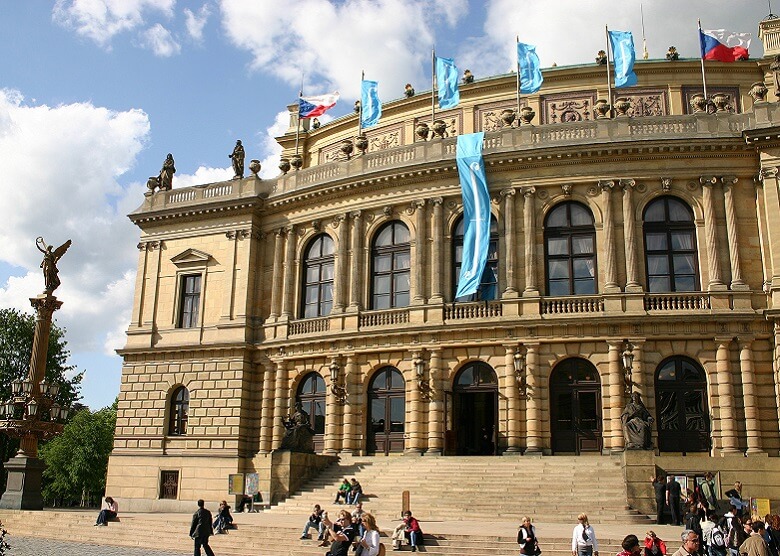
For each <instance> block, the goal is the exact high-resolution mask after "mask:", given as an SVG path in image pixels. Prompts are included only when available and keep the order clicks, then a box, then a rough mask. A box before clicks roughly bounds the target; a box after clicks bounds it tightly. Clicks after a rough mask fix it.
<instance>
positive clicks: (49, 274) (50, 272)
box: [35, 236, 73, 294]
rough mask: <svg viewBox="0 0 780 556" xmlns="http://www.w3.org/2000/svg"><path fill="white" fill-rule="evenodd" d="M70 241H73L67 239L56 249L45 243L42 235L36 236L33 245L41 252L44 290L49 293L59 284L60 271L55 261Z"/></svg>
mask: <svg viewBox="0 0 780 556" xmlns="http://www.w3.org/2000/svg"><path fill="white" fill-rule="evenodd" d="M71 243H73V242H72V241H71V240H68V241H66V242H65V243H63V244H62V245H60V246H59V247H57V248H56V249H53V248H52V246H51V245H46V242H45V241H43V238H42V237H40V236H39V237H38V238H36V240H35V246H36V247H38V251H40V252H41V253H43V261H42V262H41V268H42V269H43V279H44V280H45V281H46V289H45V290H44V292H46V293H48V294H51V293H52V292H53V291H54V290H56V289H57V288H58V287H59V286H60V277H59V272H60V271H59V270H58V269H57V261H59V260H60V259H61V258H62V256H63V255H64V254H65V251H67V250H68V247H70V244H71Z"/></svg>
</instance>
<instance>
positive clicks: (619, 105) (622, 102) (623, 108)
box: [615, 97, 631, 117]
mask: <svg viewBox="0 0 780 556" xmlns="http://www.w3.org/2000/svg"><path fill="white" fill-rule="evenodd" d="M630 109H631V101H630V100H628V99H627V98H626V97H621V98H619V99H617V100H616V101H615V111H616V112H617V116H618V117H621V116H623V117H626V116H628V111H629V110H630Z"/></svg>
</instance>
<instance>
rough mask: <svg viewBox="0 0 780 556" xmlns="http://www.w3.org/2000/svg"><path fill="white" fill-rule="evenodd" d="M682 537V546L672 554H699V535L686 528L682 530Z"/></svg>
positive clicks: (679, 555) (677, 555) (693, 555)
mask: <svg viewBox="0 0 780 556" xmlns="http://www.w3.org/2000/svg"><path fill="white" fill-rule="evenodd" d="M680 539H681V540H682V546H681V547H680V548H678V549H677V552H675V553H674V554H673V555H672V556H698V555H699V544H700V542H701V540H700V539H699V535H697V534H696V533H695V532H694V531H691V530H690V529H686V530H685V531H683V532H682V535H680Z"/></svg>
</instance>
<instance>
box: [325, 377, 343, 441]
mask: <svg viewBox="0 0 780 556" xmlns="http://www.w3.org/2000/svg"><path fill="white" fill-rule="evenodd" d="M340 375H341V372H340V371H339V376H340ZM341 408H342V406H341V404H340V403H339V401H338V399H337V398H336V394H334V393H333V388H332V383H329V384H328V394H327V396H326V399H325V449H324V452H325V453H326V454H329V455H336V453H337V452H338V451H339V438H338V436H339V429H340V428H341Z"/></svg>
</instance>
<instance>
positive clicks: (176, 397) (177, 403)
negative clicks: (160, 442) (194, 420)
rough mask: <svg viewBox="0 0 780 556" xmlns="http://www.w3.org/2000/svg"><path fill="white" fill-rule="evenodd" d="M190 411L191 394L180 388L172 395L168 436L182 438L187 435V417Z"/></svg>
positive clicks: (182, 387)
mask: <svg viewBox="0 0 780 556" xmlns="http://www.w3.org/2000/svg"><path fill="white" fill-rule="evenodd" d="M189 411H190V393H189V391H188V390H187V389H186V388H185V387H184V386H179V387H178V388H177V389H176V390H174V391H173V393H172V394H171V408H170V414H169V417H168V434H169V435H171V436H180V435H183V434H187V415H188V414H189Z"/></svg>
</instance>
